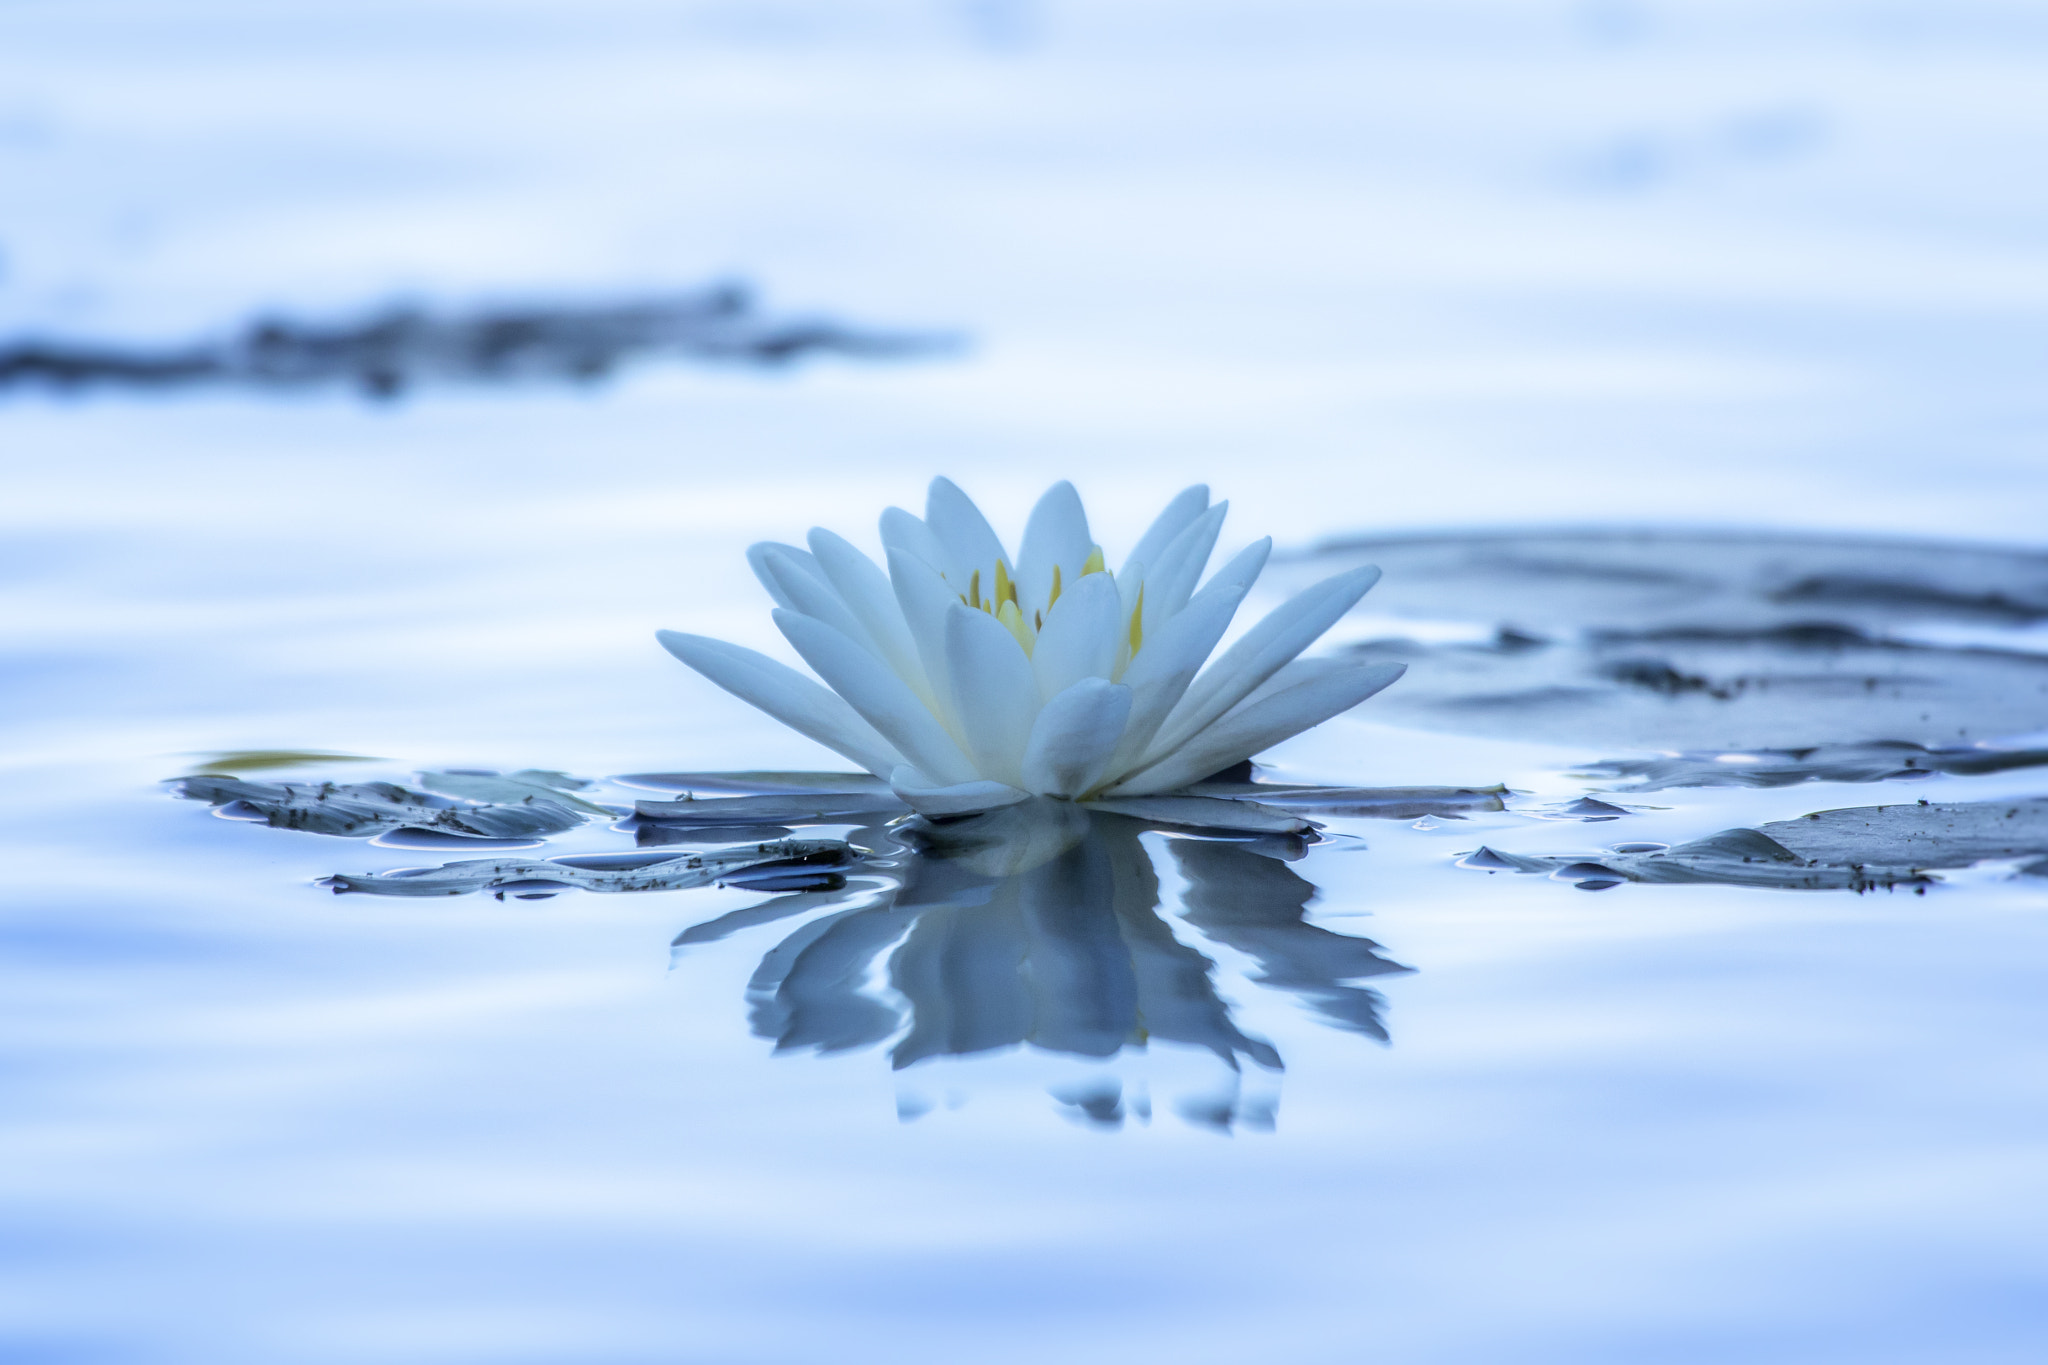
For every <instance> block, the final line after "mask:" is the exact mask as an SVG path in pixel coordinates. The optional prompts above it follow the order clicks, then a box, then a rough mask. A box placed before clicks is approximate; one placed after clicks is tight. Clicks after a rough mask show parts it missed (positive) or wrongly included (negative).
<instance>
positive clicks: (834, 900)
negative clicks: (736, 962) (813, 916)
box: [669, 882, 874, 949]
mask: <svg viewBox="0 0 2048 1365" xmlns="http://www.w3.org/2000/svg"><path fill="white" fill-rule="evenodd" d="M873 886H874V883H872V882H870V883H868V886H867V887H866V888H857V887H842V888H840V889H839V890H837V891H799V892H796V893H795V894H794V895H789V896H776V897H775V898H773V899H772V900H765V901H762V902H761V903H760V904H758V905H749V906H746V907H745V908H743V909H739V910H734V911H732V912H731V913H730V914H724V915H720V916H719V917H718V918H717V919H713V920H706V921H705V922H704V923H702V924H693V925H691V926H690V927H689V928H687V929H685V930H683V932H681V933H680V934H677V935H676V936H675V938H674V939H673V940H672V941H671V942H670V943H669V947H670V948H672V949H681V948H688V947H690V946H691V945H693V944H697V943H716V942H718V941H719V940H720V939H722V938H729V937H731V936H732V935H734V934H737V933H738V932H740V930H742V929H751V928H753V927H754V926H755V925H757V924H773V923H774V922H775V921H776V920H779V919H788V918H789V917H790V916H792V915H802V914H806V913H808V912H809V911H812V910H822V909H824V908H825V907H826V906H828V905H836V904H841V903H844V902H845V901H847V900H850V899H852V898H853V897H855V896H857V895H860V894H862V892H863V890H871V889H872V888H873Z"/></svg>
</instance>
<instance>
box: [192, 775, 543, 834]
mask: <svg viewBox="0 0 2048 1365" xmlns="http://www.w3.org/2000/svg"><path fill="white" fill-rule="evenodd" d="M172 790H173V791H174V792H175V793H176V794H177V795H179V796H182V797H185V798H186V799H188V800H193V801H205V802H207V803H209V804H211V805H215V806H226V805H229V804H230V803H233V804H235V806H236V807H237V809H238V812H239V813H240V814H241V818H249V819H256V818H260V819H262V820H263V821H264V823H266V824H269V825H271V826H273V827H275V828H278V829H296V830H304V831H306V832H308V833H312V834H333V835H339V836H341V837H344V838H355V839H363V838H368V837H369V836H371V835H373V834H380V833H382V832H383V831H385V830H395V829H430V830H439V831H441V832H443V833H447V834H458V835H469V836H473V837H477V838H484V839H528V838H533V837H536V836H541V835H548V834H558V833H560V832H561V831H563V830H565V829H574V828H575V827H576V826H578V825H580V824H582V823H583V821H584V816H583V815H582V814H581V813H579V812H577V811H573V810H570V809H568V808H567V807H566V806H563V805H560V804H558V803H556V802H554V801H543V800H533V801H527V802H522V803H520V804H517V805H507V806H457V805H455V804H454V803H453V802H451V801H449V800H447V799H446V798H443V797H437V796H431V795H429V794H427V793H425V792H416V791H411V790H408V789H407V788H405V787H401V786H397V785H396V784H394V783H390V782H358V783H337V782H306V783H297V782H278V783H269V782H250V781H247V780H245V779H242V778H238V777H213V776H207V775H200V776H196V777H185V778H179V779H177V780H176V781H175V782H174V783H173V785H172Z"/></svg>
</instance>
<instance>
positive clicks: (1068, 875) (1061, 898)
mask: <svg viewBox="0 0 2048 1365" xmlns="http://www.w3.org/2000/svg"><path fill="white" fill-rule="evenodd" d="M1106 842H1107V841H1104V840H1100V839H1090V840H1087V841H1086V842H1083V843H1081V844H1078V845H1076V846H1075V847H1074V848H1072V849H1069V850H1068V851H1067V852H1066V853H1065V854H1063V855H1062V856H1061V857H1060V858H1058V859H1057V860H1055V861H1053V862H1050V863H1047V864H1045V865H1044V866H1042V867H1039V868H1036V869H1034V870H1033V871H1031V872H1030V873H1028V874H1026V875H1025V876H1022V877H1019V878H1017V879H1016V880H1017V883H1018V886H1017V891H1018V900H1019V901H1020V902H1021V904H1022V906H1023V909H1024V922H1025V927H1026V929H1027V931H1028V932H1029V934H1030V939H1029V943H1028V946H1027V948H1026V952H1027V953H1028V954H1029V956H1030V983H1031V995H1032V999H1033V1002H1034V1004H1035V1006H1036V1015H1035V1019H1034V1026H1033V1028H1032V1031H1031V1041H1032V1042H1034V1043H1037V1044H1038V1045H1039V1046H1040V1047H1044V1048H1050V1049H1052V1050H1053V1051H1055V1052H1072V1053H1078V1054H1079V1055H1081V1056H1084V1057H1108V1056H1110V1055H1112V1054H1114V1053H1115V1052H1117V1051H1118V1050H1119V1049H1121V1048H1122V1047H1123V1046H1124V1044H1126V1043H1129V1042H1132V1041H1135V1038H1134V1035H1136V1034H1137V1024H1138V986H1137V981H1136V979H1135V978H1134V977H1133V976H1132V972H1131V955H1130V951H1129V949H1128V948H1126V946H1125V944H1124V940H1123V935H1122V934H1120V933H1119V932H1118V925H1117V920H1116V917H1115V916H1114V915H1113V914H1111V913H1109V911H1110V906H1111V904H1112V902H1113V900H1114V898H1115V894H1116V881H1115V873H1114V871H1113V869H1112V867H1111V863H1110V853H1111V851H1110V849H1109V848H1106V847H1105V846H1104V845H1105V843H1106ZM1140 856H1142V854H1141V855H1140ZM1153 894H1154V896H1155V897H1156V895H1157V889H1156V883H1155V885H1154V891H1153Z"/></svg>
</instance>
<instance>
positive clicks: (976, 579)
mask: <svg viewBox="0 0 2048 1365" xmlns="http://www.w3.org/2000/svg"><path fill="white" fill-rule="evenodd" d="M967 605H968V606H970V607H974V608H976V609H979V608H980V606H981V570H979V569H976V570H975V571H974V576H973V577H972V578H970V579H968V580H967Z"/></svg>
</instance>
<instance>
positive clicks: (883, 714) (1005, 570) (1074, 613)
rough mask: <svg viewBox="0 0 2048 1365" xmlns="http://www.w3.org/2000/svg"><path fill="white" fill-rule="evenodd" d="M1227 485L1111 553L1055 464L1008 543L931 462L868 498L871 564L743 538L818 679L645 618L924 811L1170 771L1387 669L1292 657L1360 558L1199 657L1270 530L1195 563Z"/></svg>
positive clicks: (740, 689) (1308, 711) (1218, 521)
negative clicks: (907, 480) (876, 528)
mask: <svg viewBox="0 0 2048 1365" xmlns="http://www.w3.org/2000/svg"><path fill="white" fill-rule="evenodd" d="M1229 506H1230V504H1228V503H1227V502H1226V503H1218V504H1216V505H1215V506H1213V507H1212V506H1210V504H1209V490H1208V489H1207V488H1206V487H1204V486H1200V485H1197V486H1196V487H1193V488H1190V489H1187V490H1186V491H1185V492H1183V493H1181V494H1180V495H1179V496H1178V497H1176V498H1174V499H1173V501H1172V502H1170V503H1168V504H1167V506H1166V510H1165V511H1164V512H1162V513H1160V515H1159V518H1158V520H1157V521H1155V522H1153V523H1152V527H1151V529H1150V530H1148V531H1146V532H1145V534H1144V536H1143V537H1142V538H1141V539H1140V540H1139V541H1138V544H1137V546H1136V548H1135V549H1133V550H1132V551H1131V554H1130V557H1129V558H1128V559H1127V560H1126V561H1125V562H1124V564H1123V565H1122V567H1121V568H1119V569H1117V570H1116V571H1114V572H1112V571H1111V570H1110V568H1109V565H1108V561H1107V560H1106V559H1105V558H1104V555H1103V552H1102V547H1101V546H1100V545H1097V544H1096V543H1095V541H1094V538H1093V537H1092V536H1091V535H1090V533H1089V530H1088V517H1087V514H1086V513H1085V512H1084V511H1083V510H1082V507H1081V498H1080V495H1079V494H1077V493H1076V492H1075V491H1074V488H1073V485H1072V484H1069V483H1064V482H1062V483H1057V484H1054V485H1053V486H1052V488H1051V489H1050V490H1049V491H1048V492H1047V493H1046V494H1045V496H1044V497H1043V498H1041V499H1039V501H1038V505H1037V506H1036V507H1035V508H1033V509H1032V512H1031V516H1030V519H1029V521H1028V523H1027V524H1026V526H1025V529H1024V541H1023V544H1022V546H1021V547H1020V549H1019V550H1018V553H1017V555H1016V556H1015V557H1014V558H1012V557H1011V555H1010V554H1009V552H1008V551H1006V550H1005V549H1004V548H1003V545H1002V542H1001V541H1000V540H998V539H997V537H996V534H995V532H994V531H993V530H991V529H990V527H989V524H988V521H987V520H986V519H985V518H984V517H983V516H982V514H981V512H980V510H979V509H978V508H976V507H975V505H974V503H973V502H972V501H971V500H970V499H969V498H968V497H967V495H966V494H965V493H963V492H961V491H960V489H959V488H958V487H956V486H955V485H954V484H953V483H952V482H951V481H950V480H947V479H936V480H934V481H933V482H932V486H931V493H930V498H929V501H928V502H927V504H926V508H925V515H924V518H923V520H919V519H918V518H917V517H914V516H912V515H911V514H910V513H908V512H905V511H903V510H902V509H900V508H895V507H892V508H890V509H889V510H888V511H886V512H884V513H883V514H882V544H883V546H884V547H885V548H886V550H887V552H888V571H887V572H886V573H884V572H883V570H882V569H881V568H880V567H878V566H877V565H876V564H875V563H874V561H872V560H870V559H869V558H867V557H866V556H865V555H863V554H861V553H860V551H858V550H856V549H855V548H854V547H853V546H852V545H850V544H848V543H847V542H846V541H845V540H844V539H842V538H841V537H839V536H837V535H834V534H833V533H832V532H830V531H827V530H824V529H822V528H820V529H816V530H813V531H812V532H811V534H810V537H809V545H810V549H809V550H808V551H805V550H800V549H797V548H796V547H795V546H791V545H778V544H761V545H756V546H754V547H753V549H751V550H749V551H748V552H747V558H748V561H749V562H750V563H751V564H752V565H753V569H754V572H755V574H756V575H757V576H758V577H759V578H760V580H761V582H762V585H763V586H765V587H766V588H767V589H768V593H769V595H770V596H771V597H773V598H774V599H775V604H776V609H775V624H776V625H777V626H778V627H780V628H781V630H782V633H783V635H784V636H786V637H787V638H788V640H789V643H790V644H791V645H792V646H794V647H795V649H796V652H797V653H798V654H799V655H801V656H802V657H803V660H804V662H805V663H807V664H809V665H810V666H811V668H812V669H813V670H815V671H816V673H817V675H818V677H820V678H822V679H824V681H825V683H826V684H827V686H826V687H821V686H819V685H818V684H817V683H816V682H813V681H812V680H811V679H809V678H806V677H804V676H803V675H802V674H801V673H798V672H797V671H796V670H794V669H791V668H788V667H785V666H784V665H782V664H779V663H777V662H775V661H774V660H773V659H770V658H768V657H767V656H766V655H764V654H759V653H756V652H755V651H753V650H751V649H743V648H741V647H740V646H738V645H734V644H728V643H726V642H725V641H722V640H713V639H708V638H706V637H704V636H701V635H684V634H680V633H678V632H676V631H667V630H665V631H661V632H659V634H658V638H659V639H660V641H661V643H662V645H663V646H664V647H666V648H667V649H668V651H669V652H670V653H671V654H674V655H675V656H676V657H677V658H678V659H681V660H682V661H683V662H684V663H686V664H688V665H689V666H690V667H692V668H694V669H696V670H697V671H698V672H699V673H701V674H703V675H704V676H705V677H706V678H708V679H710V680H711V681H712V682H714V683H716V684H718V685H719V686H720V687H722V688H724V689H725V690H726V691H728V692H730V693H732V694H733V695H734V696H736V697H739V698H740V699H741V700H743V701H746V702H749V703H751V704H752V705H754V706H756V707H759V708H760V709H761V710H763V711H765V712H767V713H768V714H769V715H771V716H773V717H775V719H777V720H779V721H781V722H782V723H783V724H784V725H787V726H789V727H790V728H791V729H793V730H795V731H797V732H798V733H800V734H804V735H808V736H809V737H810V738H812V739H814V740H816V741H818V742H819V743H820V744H823V745H825V746H826V747H827V748H829V749H833V750H835V751H837V752H838V753H841V754H844V755H845V756H846V757H847V758H849V759H852V760H853V761H854V762H855V763H857V764H859V765H860V766H861V767H863V768H865V769H867V771H869V772H871V773H873V774H875V775H876V776H877V777H880V778H882V779H883V780H885V781H887V782H888V784H889V785H890V787H891V788H893V789H894V791H895V793H896V795H897V796H898V797H900V798H901V799H902V800H903V801H904V802H905V803H906V804H908V805H909V806H911V807H912V808H913V809H915V810H917V811H919V812H920V813H922V814H925V815H930V816H948V815H963V814H967V813H971V812H974V811H983V810H992V809H995V808H996V807H999V806H1005V805H1010V804H1012V803H1015V802H1019V801H1023V800H1027V799H1029V798H1030V797H1033V796H1041V797H1056V798H1062V799H1066V800H1072V801H1085V802H1090V803H1097V802H1109V803H1113V802H1114V801H1115V800H1117V799H1118V798H1130V797H1141V796H1142V797H1156V796H1159V795H1161V794H1165V793H1173V792H1178V791H1180V790H1181V789H1183V788H1186V787H1188V786H1189V785H1190V784H1193V783H1198V782H1200V781H1201V780H1202V779H1204V778H1207V777H1209V776H1211V775H1212V774H1215V773H1218V772H1220V771H1222V770H1223V769H1226V768H1229V767H1230V766H1232V765H1233V764H1235V763H1238V762H1239V761H1241V760H1243V759H1246V758H1249V757H1251V756H1252V755H1253V754H1256V753H1258V752H1260V751H1261V750H1263V749H1266V748H1268V747H1269V746H1271V745H1273V744H1277V743H1279V742H1280V741H1281V740H1283V739H1286V738H1288V737H1289V736H1290V735H1294V734H1298V733H1299V732H1301V731H1303V730H1306V729H1308V728H1309V727H1310V726H1313V725H1319V724H1321V723H1322V722H1323V721H1325V720H1328V719H1329V718H1330V717H1332V716H1334V715H1336V714H1338V713H1339V712H1341V711H1347V710H1349V709H1350V708H1351V707H1353V706H1356V705H1357V704H1358V703H1360V702H1362V701H1364V700H1365V699H1366V698H1367V697H1370V696H1371V695H1373V693H1375V692H1378V691H1379V690H1380V689H1381V688H1383V687H1385V686H1386V685H1387V684H1388V683H1391V682H1392V681H1394V679H1395V678H1397V677H1399V676H1400V675H1401V673H1402V671H1403V668H1402V665H1399V664H1363V663H1357V662H1353V661H1348V660H1343V659H1300V658H1297V657H1296V656H1297V655H1299V654H1300V653H1301V652H1302V651H1303V650H1305V649H1307V648H1308V647H1309V646H1310V645H1311V644H1313V643H1314V642H1315V641H1316V640H1317V639H1318V638H1320V637H1321V636H1322V634H1323V632H1325V631H1327V630H1328V629H1329V628H1330V627H1331V626H1332V625H1333V624H1335V622H1336V621H1337V619H1338V618H1339V617H1340V616H1342V615H1343V614H1344V613H1345V612H1347V611H1349V610H1351V608H1352V607H1353V606H1354V605H1356V603H1357V602H1358V599H1359V598H1361V597H1363V596H1364V595H1365V593H1366V591H1367V589H1369V588H1371V587H1372V585H1373V583H1374V582H1375V581H1376V580H1377V579H1378V578H1379V570H1378V569H1376V568H1372V567H1370V566H1368V567H1365V568H1359V569H1353V570H1351V571H1350V572H1348V573H1342V574H1338V575H1337V576H1336V577H1334V578H1330V579H1326V580H1325V581H1323V582H1321V583H1318V584H1316V585H1315V586H1314V587H1312V588H1309V589H1307V590H1306V591H1304V592H1302V593H1300V594H1298V595H1297V596H1295V597H1294V598H1293V599H1291V600H1290V601H1288V602H1286V603H1285V604H1283V605H1282V606H1280V607H1278V608H1276V609H1275V610H1274V611H1273V612H1272V614H1270V615H1269V616H1267V617H1266V618H1265V619H1264V620H1262V621H1260V622H1259V623H1258V624H1257V625H1256V626H1253V627H1252V628H1251V629H1250V630H1248V631H1246V632H1245V633H1244V635H1243V636H1242V637H1241V638H1239V639H1238V640H1237V641H1236V642H1235V643H1234V644H1232V645H1231V646H1230V647H1229V648H1228V649H1226V650H1224V651H1223V652H1222V653H1221V654H1220V655H1218V656H1217V657H1216V658H1214V659H1213V660H1212V659H1211V658H1210V657H1209V656H1210V654H1211V653H1212V652H1213V651H1214V650H1215V648H1216V646H1217V644H1218V643H1219V642H1220V641H1221V640H1222V638H1223V635H1224V632H1225V631H1226V630H1227V629H1228V628H1229V626H1230V622H1231V619H1232V617H1234V616H1235V615H1236V613H1237V608H1238V605H1239V604H1240V603H1241V602H1243V600H1244V597H1245V594H1246V593H1247V592H1249V591H1250V589H1251V586H1252V583H1253V581H1254V580H1256V579H1257V578H1258V576H1259V573H1260V571H1261V570H1262V569H1264V567H1265V564H1266V557H1267V555H1268V554H1269V553H1270V552H1271V550H1272V545H1273V542H1272V540H1271V538H1270V537H1269V538H1267V539H1264V540H1261V541H1258V542H1257V543H1256V544H1253V545H1251V546H1249V547H1247V548H1246V549H1245V550H1243V551H1241V552H1240V553H1239V554H1238V555H1237V556H1236V557H1235V558H1233V559H1231V560H1230V561H1229V562H1228V563H1226V564H1224V565H1223V567H1222V568H1220V569H1218V570H1216V572H1215V573H1213V574H1211V575H1210V576H1209V578H1208V580H1207V581H1206V582H1203V581H1202V572H1203V570H1204V569H1205V568H1206V567H1207V565H1208V562H1209V558H1210V555H1211V553H1212V551H1213V550H1214V549H1215V545H1216V537H1217V534H1218V532H1219V531H1220V530H1221V529H1222V526H1223V517H1224V514H1225V512H1226V511H1227V510H1228V508H1229ZM1205 664H1206V667H1205V666H1204V665H1205ZM828 687H829V690H827V689H828Z"/></svg>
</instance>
